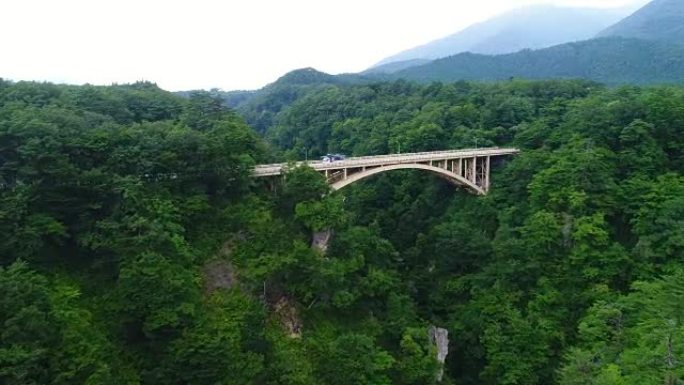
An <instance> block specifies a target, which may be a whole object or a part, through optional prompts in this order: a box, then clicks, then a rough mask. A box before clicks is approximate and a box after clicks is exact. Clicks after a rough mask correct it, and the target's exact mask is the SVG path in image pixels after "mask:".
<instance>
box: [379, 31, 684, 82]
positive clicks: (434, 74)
mask: <svg viewBox="0 0 684 385" xmlns="http://www.w3.org/2000/svg"><path fill="white" fill-rule="evenodd" d="M392 76H393V77H394V78H402V79H407V80H413V81H421V82H429V81H458V80H478V81H500V80H507V79H509V78H511V77H519V78H524V79H556V78H565V79H587V80H594V81H598V82H602V83H606V84H609V85H621V84H644V85H646V84H665V83H668V84H684V47H683V46H679V45H672V44H668V43H663V42H656V41H648V40H638V39H627V38H619V37H612V38H601V39H592V40H587V41H581V42H577V43H568V44H562V45H557V46H554V47H550V48H545V49H540V50H523V51H520V52H516V53H512V54H508V55H497V56H487V55H475V54H470V53H463V54H459V55H455V56H451V57H447V58H444V59H439V60H435V61H433V62H430V63H428V64H424V65H421V66H417V67H411V68H408V69H405V70H402V71H398V72H396V73H393V74H392Z"/></svg>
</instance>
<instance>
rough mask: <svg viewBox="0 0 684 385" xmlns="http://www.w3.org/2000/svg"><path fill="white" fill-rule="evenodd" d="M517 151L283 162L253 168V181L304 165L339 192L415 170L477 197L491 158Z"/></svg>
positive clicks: (485, 186) (485, 183) (483, 191)
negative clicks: (385, 174) (370, 179)
mask: <svg viewBox="0 0 684 385" xmlns="http://www.w3.org/2000/svg"><path fill="white" fill-rule="evenodd" d="M518 152H520V150H518V149H515V148H498V147H497V148H478V149H469V150H450V151H434V152H420V153H412V154H392V155H379V156H363V157H356V158H347V159H345V160H341V161H335V162H321V161H312V162H298V163H295V164H294V165H288V164H286V163H279V164H265V165H259V166H256V167H255V168H254V172H253V174H252V175H253V176H254V177H256V178H264V177H273V176H278V175H282V174H284V173H285V171H286V170H287V168H288V167H291V166H294V167H298V166H301V165H303V164H306V165H308V166H309V167H311V168H313V169H314V170H316V171H319V172H320V173H321V174H324V175H325V177H326V179H327V180H328V183H330V185H331V186H332V188H333V189H335V190H338V189H341V188H342V187H345V186H348V185H350V184H352V183H354V182H356V181H359V180H361V179H364V178H367V177H369V176H372V175H375V174H379V173H381V172H386V171H392V170H403V169H418V170H425V171H429V172H432V173H434V174H436V175H438V176H440V177H443V178H445V179H446V180H448V181H449V182H451V183H453V184H455V185H458V186H463V187H465V188H467V189H468V190H470V191H472V192H474V193H476V194H479V195H485V194H487V191H489V187H490V180H489V174H490V173H489V169H490V166H491V159H492V158H493V157H500V156H506V155H513V154H517V153H518Z"/></svg>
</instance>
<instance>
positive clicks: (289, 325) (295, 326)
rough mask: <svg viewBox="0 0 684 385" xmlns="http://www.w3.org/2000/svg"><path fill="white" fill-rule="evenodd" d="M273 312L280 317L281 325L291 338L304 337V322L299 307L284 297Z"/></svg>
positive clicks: (274, 307)
mask: <svg viewBox="0 0 684 385" xmlns="http://www.w3.org/2000/svg"><path fill="white" fill-rule="evenodd" d="M273 311H274V313H275V314H276V316H278V319H279V320H280V324H281V325H282V326H283V327H284V328H285V330H287V332H288V334H289V335H290V338H301V337H302V331H301V330H302V322H301V319H300V317H299V312H298V311H297V307H296V306H295V305H294V304H293V303H292V302H291V301H290V300H289V299H288V298H287V297H282V298H280V300H278V302H276V304H275V305H273Z"/></svg>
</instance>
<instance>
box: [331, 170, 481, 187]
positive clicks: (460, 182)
mask: <svg viewBox="0 0 684 385" xmlns="http://www.w3.org/2000/svg"><path fill="white" fill-rule="evenodd" d="M393 170H424V171H428V172H431V173H433V174H436V175H437V176H440V177H442V178H444V179H446V180H447V181H449V182H450V183H451V184H454V185H456V186H462V187H466V188H468V189H469V190H471V191H473V192H475V193H476V194H478V195H485V194H486V192H485V191H484V190H483V189H482V188H481V187H480V186H478V185H476V184H475V183H473V182H471V181H469V180H468V179H466V178H464V177H462V176H460V175H458V174H456V173H453V172H451V171H449V170H446V169H443V168H439V167H435V166H430V165H427V164H420V163H407V164H394V165H388V166H379V167H375V168H371V169H366V170H364V171H359V172H356V173H353V174H351V175H348V176H347V178H345V179H342V180H339V181H336V182H333V183H332V184H331V187H332V189H333V190H339V189H341V188H344V187H346V186H349V185H350V184H352V183H354V182H358V181H360V180H362V179H366V178H368V177H371V176H373V175H376V174H380V173H383V172H387V171H393Z"/></svg>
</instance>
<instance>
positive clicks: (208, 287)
mask: <svg viewBox="0 0 684 385" xmlns="http://www.w3.org/2000/svg"><path fill="white" fill-rule="evenodd" d="M235 283H236V279H235V271H234V270H233V266H232V265H231V264H230V262H228V261H222V260H215V261H211V262H209V263H207V264H206V265H204V267H203V268H202V286H203V287H204V292H205V293H206V294H211V293H213V292H215V291H216V290H218V289H230V288H231V287H233V285H235Z"/></svg>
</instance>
